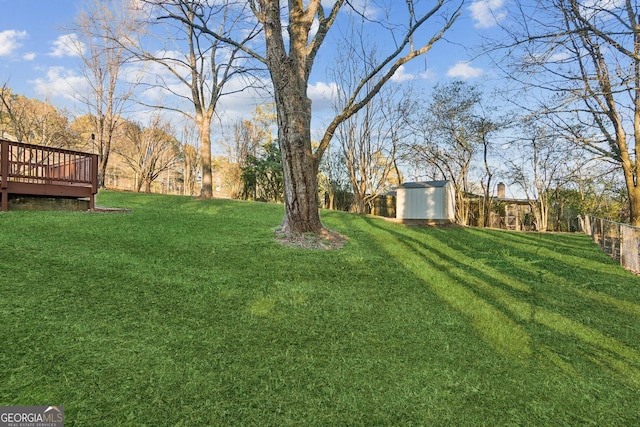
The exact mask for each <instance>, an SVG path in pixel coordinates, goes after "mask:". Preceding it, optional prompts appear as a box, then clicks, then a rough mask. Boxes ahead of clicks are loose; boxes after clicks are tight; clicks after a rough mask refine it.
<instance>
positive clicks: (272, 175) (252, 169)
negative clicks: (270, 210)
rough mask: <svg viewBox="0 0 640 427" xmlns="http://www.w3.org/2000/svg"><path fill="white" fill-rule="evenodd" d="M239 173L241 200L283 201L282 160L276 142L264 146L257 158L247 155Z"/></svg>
mask: <svg viewBox="0 0 640 427" xmlns="http://www.w3.org/2000/svg"><path fill="white" fill-rule="evenodd" d="M241 171H242V175H241V178H242V183H243V191H242V195H243V198H245V199H249V200H257V201H261V202H275V203H279V202H282V201H283V199H284V177H283V172H282V159H281V157H280V148H279V147H278V144H277V143H276V142H267V143H266V144H264V145H263V146H262V153H261V154H260V155H258V156H254V155H248V156H247V158H246V160H245V165H244V166H242V168H241Z"/></svg>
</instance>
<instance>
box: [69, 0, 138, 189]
mask: <svg viewBox="0 0 640 427" xmlns="http://www.w3.org/2000/svg"><path fill="white" fill-rule="evenodd" d="M130 1H131V0H112V1H108V2H104V1H101V0H89V2H88V7H87V9H86V10H82V11H81V12H80V13H79V14H78V16H77V18H76V20H75V25H74V26H73V27H72V28H71V29H72V30H73V31H75V34H76V36H77V37H75V38H72V39H71V40H72V41H73V42H74V48H75V49H76V51H77V52H78V54H79V55H80V57H81V59H82V61H81V69H82V73H83V76H84V78H85V81H86V82H87V85H88V86H87V87H88V90H86V89H85V88H82V89H80V88H78V89H79V90H78V91H77V93H76V96H77V98H78V99H79V100H80V101H81V102H82V103H83V104H84V105H85V106H86V107H87V112H88V114H89V116H90V117H91V121H92V122H93V132H95V133H94V138H93V139H92V140H93V141H94V142H95V147H94V148H95V149H96V150H97V152H98V185H99V186H100V187H103V188H104V187H105V176H106V173H107V167H108V164H109V156H110V155H111V146H112V143H113V139H114V136H115V133H116V129H117V127H118V126H119V124H120V122H121V120H122V119H121V117H122V115H123V110H124V108H125V105H126V103H127V100H128V99H129V98H130V97H131V95H132V94H133V90H134V89H135V87H136V82H135V80H129V81H127V80H125V79H123V68H124V66H125V65H126V64H127V61H128V60H129V57H128V55H127V52H126V51H125V49H124V48H123V47H122V46H121V45H120V42H119V41H120V40H123V39H125V38H127V37H128V36H129V35H130V34H131V33H132V32H133V31H134V22H135V20H134V19H132V17H131V16H130V15H129V14H128V13H127V7H128V4H129V3H130Z"/></svg>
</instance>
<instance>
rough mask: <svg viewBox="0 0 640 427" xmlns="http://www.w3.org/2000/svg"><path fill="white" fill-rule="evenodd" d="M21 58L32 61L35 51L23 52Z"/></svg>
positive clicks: (34, 57)
mask: <svg viewBox="0 0 640 427" xmlns="http://www.w3.org/2000/svg"><path fill="white" fill-rule="evenodd" d="M22 59H24V60H25V61H33V60H34V59H36V54H35V52H29V53H25V54H24V55H22Z"/></svg>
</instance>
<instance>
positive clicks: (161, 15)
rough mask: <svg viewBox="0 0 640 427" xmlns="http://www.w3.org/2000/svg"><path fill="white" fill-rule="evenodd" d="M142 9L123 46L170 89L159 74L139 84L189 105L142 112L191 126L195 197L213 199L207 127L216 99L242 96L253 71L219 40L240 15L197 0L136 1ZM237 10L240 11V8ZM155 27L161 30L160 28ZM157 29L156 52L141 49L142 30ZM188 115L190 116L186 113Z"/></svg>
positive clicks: (246, 36)
mask: <svg viewBox="0 0 640 427" xmlns="http://www.w3.org/2000/svg"><path fill="white" fill-rule="evenodd" d="M143 3H144V4H145V5H146V13H147V17H146V19H145V20H144V21H141V22H140V25H139V28H140V31H139V33H138V35H137V37H136V38H135V39H134V38H129V39H128V40H127V44H126V46H127V48H128V49H129V50H130V51H131V52H132V53H133V54H134V55H136V57H137V58H138V59H140V60H142V61H146V62H151V63H155V64H159V65H160V66H161V68H163V69H164V70H165V71H166V72H167V73H168V75H169V76H170V78H173V79H175V80H176V81H177V82H178V84H177V85H174V84H171V83H170V82H169V81H168V80H167V78H165V77H164V76H163V75H162V74H157V75H156V76H155V80H152V81H147V82H145V84H146V85H148V87H150V88H160V89H161V90H163V91H164V92H165V93H166V94H169V95H171V96H174V97H177V98H178V99H181V100H183V101H185V102H186V103H187V104H188V105H190V108H189V109H185V108H182V107H180V106H177V107H172V106H169V105H167V104H166V103H161V102H156V103H153V102H151V103H150V102H146V101H143V103H144V104H145V105H147V106H153V107H156V108H164V109H169V110H173V111H176V112H179V113H180V114H184V115H185V116H186V117H188V118H190V119H191V120H193V122H194V123H195V124H196V126H197V128H198V133H199V137H200V159H201V170H202V187H201V191H200V196H201V197H203V198H211V197H213V178H212V169H211V125H212V121H213V117H214V114H215V113H216V108H217V106H218V102H219V101H220V99H221V98H222V97H223V96H225V95H229V94H233V93H237V92H239V91H242V90H245V89H246V88H247V87H251V86H253V85H254V83H252V82H251V81H249V80H250V76H251V74H252V72H253V71H254V70H251V69H250V68H248V67H247V66H246V65H247V64H246V58H245V56H246V55H245V54H244V53H243V51H242V50H241V49H240V48H239V47H238V46H234V45H232V44H228V43H224V42H223V41H222V40H221V39H224V38H226V37H229V35H230V34H231V33H232V32H234V33H235V34H239V32H235V30H236V28H237V26H238V25H239V24H240V23H243V22H241V17H242V16H243V15H242V12H241V11H240V12H239V13H236V10H235V9H236V7H237V2H233V1H231V0H226V1H219V2H213V3H211V4H209V3H208V2H202V1H200V0H140V1H138V2H137V3H136V4H138V5H140V4H143ZM240 9H242V8H240ZM198 22H206V23H207V24H208V25H210V26H212V27H213V28H215V32H216V34H217V35H219V37H218V38H216V37H212V36H211V34H210V32H209V31H203V29H202V28H201V26H199V25H197V23H198ZM161 24H165V25H164V27H162V25H161ZM159 27H162V28H163V31H164V33H163V34H161V35H160V32H158V34H159V35H160V37H162V40H164V45H163V47H162V48H161V49H155V50H154V49H152V48H151V47H146V46H145V44H144V43H143V40H144V41H148V40H150V39H153V38H152V37H150V36H151V33H150V32H148V31H142V29H146V30H149V29H158V28H159ZM243 29H244V30H246V32H244V33H242V34H243V35H242V36H241V38H240V41H239V44H241V45H242V44H248V43H249V42H250V41H251V40H252V39H253V38H255V36H256V35H257V33H258V30H257V28H256V26H255V25H254V27H253V28H249V29H247V28H246V27H244V28H243ZM236 77H243V78H245V80H244V82H243V84H242V85H236V86H233V85H230V84H229V83H230V82H231V81H232V80H233V79H234V78H236ZM189 110H190V111H189Z"/></svg>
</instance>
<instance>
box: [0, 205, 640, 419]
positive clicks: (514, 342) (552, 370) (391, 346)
mask: <svg viewBox="0 0 640 427" xmlns="http://www.w3.org/2000/svg"><path fill="white" fill-rule="evenodd" d="M98 204H99V205H101V206H109V207H126V208H129V209H131V213H77V212H76V213H72V212H18V211H13V212H6V213H0V253H1V256H0V325H1V329H0V405H61V406H64V409H65V416H66V423H65V425H66V426H90V427H93V426H105V427H106V426H109V427H110V426H227V425H228V426H239V425H248V426H263V425H265V426H267V425H271V426H288V425H295V426H327V425H344V426H360V425H361V426H409V425H417V426H423V425H427V426H428V425H460V426H468V425H488V426H497V425H500V426H502V425H513V426H528V425H531V426H542V425H544V426H553V425H557V426H568V425H575V426H585V425H597V426H607V425H610V426H622V425H625V426H626V425H640V403H639V402H640V278H639V277H636V276H634V275H632V274H630V273H628V272H626V271H625V270H623V269H622V268H621V267H619V266H618V265H616V264H615V263H614V262H613V261H612V260H610V259H609V258H608V257H607V256H606V255H604V254H602V253H601V252H600V250H599V248H598V247H597V246H595V244H593V243H592V242H591V241H590V240H589V238H588V237H587V236H584V235H560V234H521V233H511V232H504V231H498V230H481V229H464V228H448V229H434V228H407V227H403V226H400V225H396V224H390V223H387V222H384V221H382V220H379V219H375V218H371V217H363V216H357V215H351V214H346V213H339V212H325V213H323V220H324V222H325V224H326V225H327V226H328V227H330V228H331V229H333V230H336V231H339V232H340V233H342V234H344V235H345V236H347V237H348V238H349V242H348V244H347V245H346V246H345V247H344V248H343V249H341V250H336V251H320V250H300V249H292V248H287V247H283V246H280V245H279V244H278V243H276V242H275V240H274V230H275V229H276V227H277V225H278V223H279V222H280V220H281V218H282V214H283V209H282V207H281V206H277V205H268V204H258V203H248V202H238V201H228V200H213V201H202V200H194V199H191V198H188V197H176V196H159V195H137V194H126V193H112V192H104V193H101V194H100V195H99V197H98Z"/></svg>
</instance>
